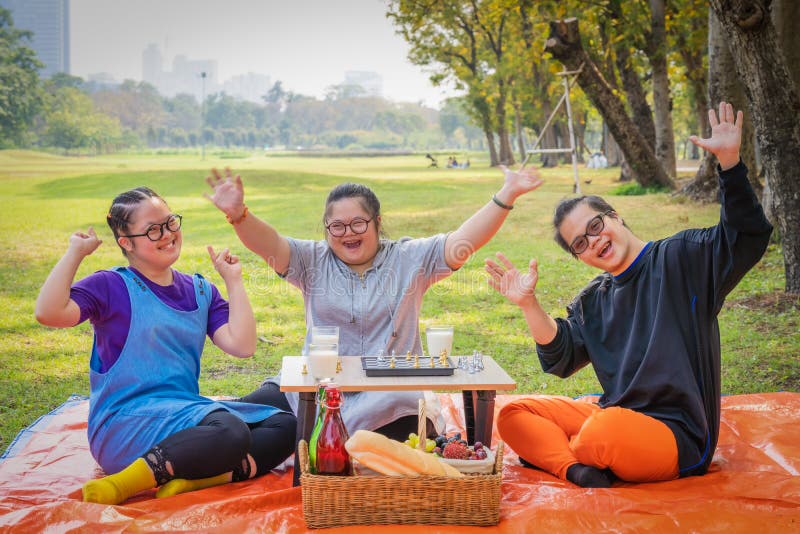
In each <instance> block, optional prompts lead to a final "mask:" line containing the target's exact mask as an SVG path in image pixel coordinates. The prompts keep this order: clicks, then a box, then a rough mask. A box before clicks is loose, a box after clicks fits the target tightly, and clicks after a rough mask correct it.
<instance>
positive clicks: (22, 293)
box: [0, 151, 800, 450]
mask: <svg viewBox="0 0 800 534" xmlns="http://www.w3.org/2000/svg"><path fill="white" fill-rule="evenodd" d="M470 159H471V161H472V168H470V169H467V170H455V169H430V168H427V167H426V165H427V160H426V159H425V158H424V157H423V156H422V155H418V156H397V157H374V158H347V157H337V158H315V157H293V156H281V157H275V156H254V157H250V158H242V159H235V160H230V159H224V158H222V157H220V156H215V155H209V157H208V158H207V159H206V161H200V160H199V158H198V157H197V156H192V155H162V156H153V155H127V156H123V155H114V156H105V157H97V158H63V157H59V156H53V155H49V154H38V153H29V152H18V151H0V198H2V199H3V201H4V202H3V204H4V209H3V211H2V215H0V250H2V251H3V252H2V254H0V306H1V308H0V309H2V311H3V313H2V316H0V331H1V332H2V335H0V450H2V449H5V447H7V446H8V444H9V442H10V440H11V439H13V437H14V436H15V435H16V433H17V432H19V430H21V429H22V428H24V427H25V426H27V425H29V424H30V423H31V422H33V421H34V420H35V419H36V418H37V417H38V416H40V415H42V414H44V413H46V412H48V411H49V410H51V409H52V408H54V407H56V406H57V405H59V404H60V403H61V402H63V401H64V400H65V399H66V398H67V397H68V396H69V395H70V394H72V393H78V394H88V392H89V381H88V360H89V356H88V355H89V352H90V350H91V344H92V331H91V327H90V325H88V324H83V325H80V326H78V327H76V328H72V329H66V330H58V329H51V328H46V327H43V326H41V325H39V324H38V323H37V322H36V321H35V319H34V317H33V309H34V303H35V300H36V295H37V293H38V290H39V287H40V286H41V284H42V282H43V281H44V279H45V277H46V276H47V274H48V273H49V271H50V269H51V268H52V266H53V265H54V264H55V262H56V261H57V260H58V259H59V258H60V257H61V255H62V254H63V252H64V250H65V249H66V246H67V243H68V237H69V234H70V233H71V232H74V231H76V230H79V229H86V227H88V226H90V225H92V226H94V227H95V229H96V230H97V231H98V234H99V235H100V237H101V239H103V241H104V243H103V245H102V246H101V247H100V249H98V250H97V251H96V252H95V253H94V254H93V255H92V256H90V257H88V258H87V259H86V260H85V261H84V262H83V264H82V265H81V268H80V270H79V272H78V277H79V278H80V277H83V276H86V275H88V274H90V273H92V272H94V271H95V270H97V269H103V268H108V267H111V266H113V265H120V264H123V263H124V259H123V257H122V255H121V253H120V252H119V249H118V248H117V247H116V245H115V244H114V243H113V240H112V237H111V232H110V230H109V229H108V227H107V226H106V224H105V220H104V216H105V213H106V210H107V209H108V206H109V204H110V202H111V199H112V198H113V197H114V196H115V195H116V194H117V193H119V192H121V191H123V190H126V189H129V188H132V187H135V186H138V185H148V186H150V187H152V188H154V189H155V190H156V191H158V192H159V193H160V194H161V195H163V196H164V197H165V198H166V199H167V201H168V202H169V203H170V206H171V208H172V209H173V210H174V211H175V212H177V213H181V214H182V215H183V216H184V219H183V230H184V246H183V254H182V257H181V259H180V261H179V262H178V264H177V265H176V268H177V269H179V270H181V271H187V272H194V271H198V272H202V273H203V274H204V275H206V276H207V277H208V278H210V279H211V281H212V282H214V283H216V284H218V285H222V281H221V280H220V279H219V276H218V275H217V274H216V272H215V271H214V269H213V268H212V266H211V264H210V262H209V260H208V256H207V253H206V250H205V246H206V245H207V244H211V245H214V246H215V247H223V246H230V247H232V249H233V250H234V251H235V252H236V253H238V254H239V255H240V256H241V257H242V261H243V263H244V267H245V282H246V285H247V288H248V290H249V293H250V297H251V300H252V302H253V307H254V309H255V311H256V318H257V320H258V334H259V338H260V342H259V346H258V350H257V353H256V355H255V356H254V357H253V358H250V359H246V360H240V359H237V358H233V357H229V356H226V355H224V354H222V353H221V352H220V351H219V350H217V349H216V348H215V347H214V346H213V345H211V344H210V343H208V344H207V350H206V352H205V357H204V360H203V369H202V376H201V382H200V388H201V392H202V393H204V394H206V395H220V394H229V395H240V394H244V393H247V392H248V391H250V390H252V389H253V388H255V387H256V386H257V385H258V384H259V383H260V382H261V380H262V379H263V378H264V377H266V376H269V375H272V374H274V373H275V372H276V371H277V370H278V367H279V365H280V360H281V357H282V356H283V355H286V354H298V353H299V351H300V347H301V346H302V340H303V335H304V329H305V326H304V320H303V308H302V301H301V298H300V294H299V292H298V291H296V290H295V289H294V288H293V287H292V286H290V285H289V284H287V283H285V282H283V281H281V280H280V279H279V278H277V276H276V275H275V274H274V273H273V272H271V270H270V269H269V268H268V267H267V266H266V265H264V264H263V262H261V261H260V259H259V258H257V257H256V256H254V255H253V254H251V253H250V252H249V251H247V250H246V249H244V247H243V246H242V245H241V244H240V243H239V242H238V240H237V239H236V236H235V234H234V232H233V230H232V229H231V227H230V225H228V223H227V222H225V218H224V217H223V216H222V214H220V213H219V212H218V211H217V210H216V208H214V206H213V205H211V203H210V202H208V201H207V200H206V199H204V198H203V196H202V193H203V192H204V191H205V190H206V185H205V183H204V181H203V179H204V177H205V176H206V174H207V171H208V169H209V168H210V167H212V166H218V167H223V166H225V165H226V164H232V165H235V170H237V171H240V172H241V174H242V176H243V178H244V181H245V192H246V198H247V203H248V205H249V207H250V209H251V210H252V211H253V212H254V213H256V214H258V215H259V216H261V217H262V218H264V219H266V220H267V221H269V222H271V223H272V224H273V225H274V226H275V227H276V228H277V229H278V230H279V231H280V232H282V233H284V234H286V235H290V236H293V237H298V238H320V237H321V236H322V224H321V215H322V209H323V205H324V201H325V197H326V195H327V192H328V191H329V190H330V189H331V187H333V186H334V185H336V184H338V183H340V182H342V181H348V180H350V181H361V182H363V183H365V184H367V185H369V186H370V187H372V188H373V189H374V190H375V192H376V193H377V195H378V197H379V198H380V200H381V203H382V210H383V221H384V225H385V229H386V230H387V231H388V233H389V236H390V237H395V238H396V237H401V236H405V235H409V236H414V237H421V236H426V235H431V234H434V233H438V232H444V231H448V230H452V229H455V228H456V227H457V226H458V225H459V224H460V223H461V222H462V221H463V220H464V219H465V218H467V217H468V216H469V215H471V214H472V213H473V212H474V211H475V210H476V209H477V208H478V207H479V206H481V205H483V204H484V203H485V202H486V201H487V200H488V199H489V198H491V195H492V193H494V192H495V191H496V190H497V189H498V187H499V184H500V183H501V180H502V177H501V173H500V172H499V171H498V170H496V169H490V168H488V166H487V164H486V161H485V160H482V159H481V156H480V155H478V154H475V155H471V157H470ZM617 173H618V171H617V170H616V169H604V170H591V171H590V170H586V169H581V186H582V189H583V192H584V193H590V194H600V195H607V193H608V192H609V191H610V190H611V189H613V188H614V187H615V186H616V185H617V184H616V183H615V179H616V177H617ZM543 176H544V178H545V180H546V182H545V185H544V186H542V187H541V188H540V189H539V190H537V191H535V192H534V193H532V194H530V195H528V196H527V197H523V198H522V199H520V200H519V201H518V202H517V204H516V208H515V209H514V211H513V212H512V213H511V214H510V217H509V218H508V220H507V222H506V224H505V226H504V227H503V228H502V229H501V230H500V232H499V233H498V234H497V236H495V238H494V239H493V240H492V241H491V242H490V243H489V244H488V245H487V246H486V247H485V248H484V249H483V250H481V251H480V252H479V253H478V254H477V255H476V256H475V257H473V258H472V259H471V260H470V261H469V262H468V263H467V264H466V265H465V266H464V267H463V268H462V269H461V270H460V271H459V272H457V273H455V274H454V275H453V276H451V277H450V278H448V279H447V280H445V281H443V282H441V283H439V284H437V285H436V286H434V287H433V288H431V290H429V292H428V294H427V296H426V298H425V302H424V305H423V310H422V318H421V320H422V321H423V322H424V323H431V322H436V323H452V324H454V325H455V327H456V336H455V342H454V346H455V350H456V351H457V352H461V353H471V351H472V350H474V349H481V350H483V351H484V352H485V353H487V354H490V355H492V356H493V357H494V358H496V359H497V360H498V361H499V362H500V363H501V364H502V365H503V366H504V367H505V368H506V369H507V370H508V372H509V373H510V374H511V375H512V376H513V377H514V378H515V380H516V381H517V384H518V385H517V392H519V393H534V392H536V393H551V394H564V395H578V394H582V393H592V392H597V391H599V386H598V384H597V381H596V380H595V378H594V375H593V373H592V371H591V369H584V370H582V371H580V372H579V373H577V374H576V375H575V376H573V377H571V378H569V379H567V380H561V379H558V378H557V377H554V376H550V375H545V374H544V373H542V371H541V369H540V367H539V363H538V360H537V358H536V357H535V353H534V344H533V342H532V340H531V338H530V337H529V336H528V335H527V329H526V326H525V323H524V321H523V318H522V315H521V314H520V312H519V311H518V310H517V308H516V307H515V306H513V305H511V304H509V303H507V302H506V301H505V300H504V299H503V298H502V297H500V296H499V295H497V294H496V293H494V292H493V291H492V290H491V289H490V288H489V287H488V284H487V283H486V277H485V276H484V273H483V267H482V266H483V259H484V258H485V257H487V256H488V255H491V254H493V253H494V252H496V251H503V252H505V253H506V255H508V256H509V257H510V258H511V259H512V260H513V261H515V262H516V263H517V264H518V265H520V266H523V265H526V264H527V262H528V260H529V258H531V257H536V258H538V259H539V265H540V277H541V279H540V283H539V286H540V287H539V295H540V298H541V300H542V302H543V304H544V305H545V306H546V307H547V309H548V310H549V311H550V312H551V313H553V314H554V315H556V316H563V315H564V313H565V312H564V308H565V306H566V304H567V303H568V302H569V301H570V300H571V298H572V297H573V296H574V295H575V294H576V292H577V291H579V290H580V288H581V287H583V285H584V284H585V283H586V282H588V281H589V280H590V279H591V278H592V277H593V276H594V275H595V274H596V273H594V272H593V271H592V270H591V269H590V268H588V267H586V266H584V265H583V264H582V263H579V262H577V261H575V260H573V259H571V258H570V257H569V256H568V255H566V254H565V253H564V252H563V251H561V250H560V249H559V248H558V247H557V246H556V244H555V243H554V242H553V240H552V230H551V227H550V219H551V216H552V211H553V207H554V206H555V204H556V203H557V202H558V201H559V200H560V199H562V198H564V197H566V196H568V195H570V194H571V188H572V170H571V167H562V168H557V169H552V170H545V171H544V172H543ZM584 180H591V183H590V184H586V183H584ZM608 200H609V201H610V202H611V204H612V205H614V207H615V208H616V209H617V210H618V211H620V213H622V214H623V215H624V217H625V220H626V223H627V224H628V225H629V226H630V227H631V228H632V229H633V230H634V231H635V232H636V233H637V234H638V235H639V236H641V237H643V238H645V239H657V238H661V237H664V236H667V235H669V234H672V233H674V232H676V231H678V230H680V229H683V228H686V227H699V226H709V225H712V224H715V223H716V221H717V217H718V212H719V208H718V206H715V205H705V206H702V205H695V204H691V203H688V202H681V201H679V200H675V199H673V198H671V197H670V196H669V195H666V194H653V195H646V196H624V197H608ZM783 287H784V278H783V259H782V256H781V251H780V248H779V246H771V247H770V249H769V251H768V252H767V254H766V256H765V257H764V259H763V260H762V261H761V262H760V263H759V264H758V265H757V266H756V267H755V269H753V271H752V272H751V273H749V274H748V275H747V277H746V278H745V279H744V280H743V282H742V283H741V284H740V285H739V287H738V288H737V289H736V290H735V291H734V292H733V293H732V294H731V295H730V296H729V298H728V301H727V304H726V306H725V308H724V310H723V312H722V313H721V315H720V326H721V335H722V346H723V350H722V357H723V364H722V373H723V382H722V391H723V393H726V394H735V393H750V392H764V391H777V390H792V391H798V390H799V389H800V361H799V358H798V354H800V334H798V331H799V330H800V324H799V323H800V321H798V317H799V316H800V314H798V307H799V306H800V304H798V301H797V299H796V298H795V299H791V298H787V297H785V296H784V295H783V294H782V293H781V291H782V289H783Z"/></svg>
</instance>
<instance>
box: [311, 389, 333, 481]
mask: <svg viewBox="0 0 800 534" xmlns="http://www.w3.org/2000/svg"><path fill="white" fill-rule="evenodd" d="M330 382H331V379H330V378H323V379H322V380H320V381H319V384H317V419H316V421H314V429H313V430H312V431H311V438H310V439H309V441H308V460H309V470H310V471H311V473H312V474H317V440H318V439H319V432H320V430H322V423H323V422H324V421H325V411H326V410H325V390H326V388H327V387H328V384H329V383H330Z"/></svg>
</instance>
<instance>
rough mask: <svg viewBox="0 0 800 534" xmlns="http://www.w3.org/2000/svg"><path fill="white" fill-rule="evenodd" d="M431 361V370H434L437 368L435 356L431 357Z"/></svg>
mask: <svg viewBox="0 0 800 534" xmlns="http://www.w3.org/2000/svg"><path fill="white" fill-rule="evenodd" d="M430 360H431V369H433V368H434V367H436V358H434V357H433V355H431V357H430Z"/></svg>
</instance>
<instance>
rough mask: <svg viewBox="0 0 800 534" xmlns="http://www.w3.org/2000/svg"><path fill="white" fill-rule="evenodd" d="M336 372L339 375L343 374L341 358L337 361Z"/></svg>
mask: <svg viewBox="0 0 800 534" xmlns="http://www.w3.org/2000/svg"><path fill="white" fill-rule="evenodd" d="M336 372H337V373H341V372H342V359H341V358H339V359H338V360H336Z"/></svg>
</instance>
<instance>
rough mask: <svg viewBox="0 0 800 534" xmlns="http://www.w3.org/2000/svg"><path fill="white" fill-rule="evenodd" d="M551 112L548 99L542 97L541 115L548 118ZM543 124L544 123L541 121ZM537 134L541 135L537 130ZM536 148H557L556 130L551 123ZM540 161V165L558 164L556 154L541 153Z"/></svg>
mask: <svg viewBox="0 0 800 534" xmlns="http://www.w3.org/2000/svg"><path fill="white" fill-rule="evenodd" d="M552 113H553V106H552V104H551V103H550V100H548V99H546V98H545V99H543V100H542V117H547V118H546V119H544V120H545V122H546V121H547V119H549V118H550V115H551V114H552ZM542 124H544V123H542ZM539 135H542V132H539ZM537 148H558V146H557V141H556V132H555V130H554V129H553V126H552V124H551V125H550V126H549V127H548V128H547V129H546V130H545V131H544V137H542V142H541V143H540V144H539V146H538V147H537ZM541 161H542V167H544V168H550V167H557V166H558V154H541Z"/></svg>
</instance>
